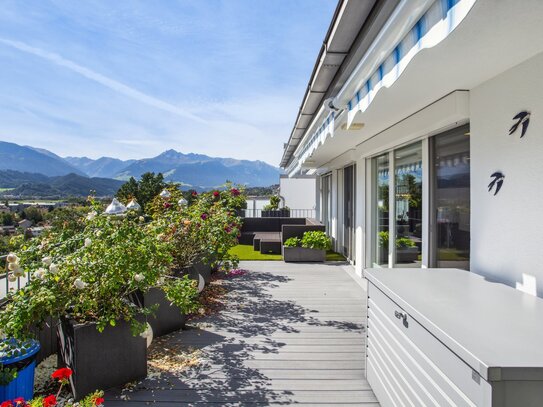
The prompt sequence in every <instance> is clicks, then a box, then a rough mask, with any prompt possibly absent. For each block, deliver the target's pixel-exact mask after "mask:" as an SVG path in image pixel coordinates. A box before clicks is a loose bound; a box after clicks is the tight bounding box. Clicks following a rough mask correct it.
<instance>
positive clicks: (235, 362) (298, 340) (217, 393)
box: [106, 262, 379, 407]
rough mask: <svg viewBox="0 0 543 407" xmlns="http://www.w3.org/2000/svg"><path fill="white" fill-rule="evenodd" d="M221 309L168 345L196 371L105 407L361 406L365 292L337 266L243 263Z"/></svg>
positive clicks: (146, 384) (111, 395)
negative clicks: (193, 355)
mask: <svg viewBox="0 0 543 407" xmlns="http://www.w3.org/2000/svg"><path fill="white" fill-rule="evenodd" d="M240 267H242V268H244V269H247V270H248V273H247V274H245V275H243V276H241V277H236V278H233V279H231V280H228V281H227V282H226V284H228V285H229V286H230V290H229V294H228V296H229V302H228V307H227V309H225V310H223V311H222V312H220V313H219V314H217V315H213V316H210V317H207V318H204V319H202V320H200V321H198V322H197V323H195V324H194V325H193V326H189V327H188V329H186V330H184V331H180V332H178V333H175V334H173V335H171V336H170V337H169V338H168V343H171V344H182V345H183V346H186V347H190V348H193V349H198V350H200V357H199V358H200V360H201V363H200V364H198V365H197V366H194V367H192V368H188V369H186V370H184V371H182V372H180V373H179V372H178V373H175V374H173V373H168V372H165V373H164V374H162V375H161V376H160V377H151V378H147V379H145V380H143V381H141V382H140V383H138V384H137V385H136V387H135V388H133V389H132V390H131V391H130V392H124V393H123V392H122V391H121V389H112V390H110V391H108V392H107V393H106V405H107V406H111V407H117V406H119V407H120V406H122V407H127V406H132V405H134V406H140V405H141V406H144V405H149V404H154V405H157V406H161V407H169V406H179V405H191V406H192V405H195V406H203V405H212V406H219V405H220V406H260V405H290V404H300V405H302V406H313V405H315V406H317V405H318V406H319V407H322V406H326V405H330V406H351V407H352V406H364V407H377V406H378V405H379V404H378V403H377V400H376V398H375V395H374V394H373V392H372V390H371V387H370V386H369V384H368V382H367V381H366V379H365V369H364V368H365V364H364V357H365V351H366V345H365V339H366V337H365V335H366V334H365V326H364V325H365V319H366V316H365V315H366V309H365V292H364V291H363V289H362V288H361V286H360V285H359V284H358V283H357V282H355V281H354V280H353V279H352V278H351V276H350V275H349V274H348V273H347V272H346V271H345V269H344V266H342V265H340V264H316V265H311V264H285V263H283V262H244V263H242V264H241V265H240Z"/></svg>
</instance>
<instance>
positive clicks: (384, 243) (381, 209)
mask: <svg viewBox="0 0 543 407" xmlns="http://www.w3.org/2000/svg"><path fill="white" fill-rule="evenodd" d="M372 161H373V162H372V165H373V174H374V181H373V185H374V188H375V190H374V192H373V196H374V202H373V205H372V208H373V219H374V220H373V224H374V225H375V227H374V233H373V235H374V236H373V244H372V247H373V255H372V263H373V265H374V266H381V267H388V237H389V232H388V223H389V160H388V153H386V154H383V155H381V156H379V157H375V158H373V160H372Z"/></svg>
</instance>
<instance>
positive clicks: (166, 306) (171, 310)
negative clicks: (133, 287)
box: [143, 288, 187, 338]
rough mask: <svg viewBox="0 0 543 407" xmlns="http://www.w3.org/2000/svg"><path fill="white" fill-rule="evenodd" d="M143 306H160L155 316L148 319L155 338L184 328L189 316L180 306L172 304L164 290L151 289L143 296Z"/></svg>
mask: <svg viewBox="0 0 543 407" xmlns="http://www.w3.org/2000/svg"><path fill="white" fill-rule="evenodd" d="M143 305H144V306H145V307H152V306H153V305H158V309H157V310H156V311H155V313H154V315H149V316H148V317H147V322H149V325H151V328H153V336H154V337H155V338H156V337H159V336H163V335H167V334H169V333H172V332H175V331H178V330H180V329H183V328H184V326H185V322H186V320H187V316H186V315H185V314H184V313H183V311H181V309H180V308H179V307H178V306H176V305H173V304H171V302H170V301H169V300H168V299H167V298H166V294H165V293H164V291H163V290H162V289H160V288H151V289H150V290H149V291H147V292H146V293H145V294H144V295H143Z"/></svg>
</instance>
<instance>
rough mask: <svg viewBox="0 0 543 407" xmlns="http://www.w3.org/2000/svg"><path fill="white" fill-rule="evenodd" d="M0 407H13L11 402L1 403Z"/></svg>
mask: <svg viewBox="0 0 543 407" xmlns="http://www.w3.org/2000/svg"><path fill="white" fill-rule="evenodd" d="M0 407H13V403H12V402H11V400H6V401H4V402H2V404H0Z"/></svg>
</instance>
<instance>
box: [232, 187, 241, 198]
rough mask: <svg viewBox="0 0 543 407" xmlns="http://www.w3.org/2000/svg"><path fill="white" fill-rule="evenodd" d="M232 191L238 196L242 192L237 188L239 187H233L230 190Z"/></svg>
mask: <svg viewBox="0 0 543 407" xmlns="http://www.w3.org/2000/svg"><path fill="white" fill-rule="evenodd" d="M230 193H231V194H232V195H234V196H238V195H239V194H240V193H241V192H239V189H237V188H232V189H231V190H230Z"/></svg>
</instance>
